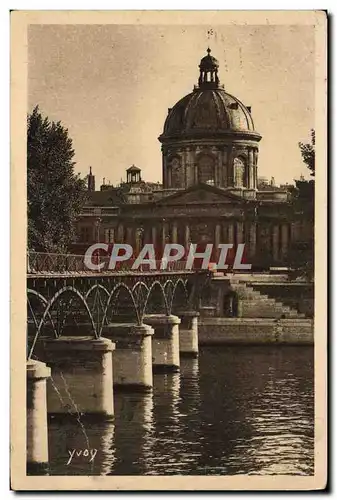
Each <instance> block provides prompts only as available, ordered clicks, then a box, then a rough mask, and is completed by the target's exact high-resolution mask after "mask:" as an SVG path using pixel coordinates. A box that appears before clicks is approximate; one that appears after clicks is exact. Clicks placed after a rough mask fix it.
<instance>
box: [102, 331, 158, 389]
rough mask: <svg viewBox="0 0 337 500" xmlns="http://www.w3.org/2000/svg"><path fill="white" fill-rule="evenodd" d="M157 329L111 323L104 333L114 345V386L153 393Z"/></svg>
mask: <svg viewBox="0 0 337 500" xmlns="http://www.w3.org/2000/svg"><path fill="white" fill-rule="evenodd" d="M153 333H154V331H153V328H151V327H150V326H149V325H146V324H141V325H138V324H136V323H110V324H109V325H107V326H105V327H104V329H103V334H104V337H106V338H108V339H110V340H111V341H113V343H114V344H115V345H116V350H115V352H114V355H113V384H114V387H116V388H124V389H128V390H135V391H141V392H146V391H150V390H152V387H153V380H152V336H153Z"/></svg>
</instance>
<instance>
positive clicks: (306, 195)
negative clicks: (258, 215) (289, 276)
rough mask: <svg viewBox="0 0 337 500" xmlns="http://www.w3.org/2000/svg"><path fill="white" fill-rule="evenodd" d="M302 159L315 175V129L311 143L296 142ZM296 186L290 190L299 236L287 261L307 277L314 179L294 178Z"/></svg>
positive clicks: (311, 248) (311, 249)
mask: <svg viewBox="0 0 337 500" xmlns="http://www.w3.org/2000/svg"><path fill="white" fill-rule="evenodd" d="M298 145H299V148H300V151H301V154H302V159H303V162H304V163H305V165H306V166H307V167H308V169H309V170H310V175H311V176H312V177H314V176H315V131H314V130H313V129H312V130H311V143H310V144H303V143H302V142H299V143H298ZM295 185H296V187H295V188H294V189H293V191H292V205H293V216H294V223H295V224H297V227H300V228H301V232H302V235H301V237H300V238H299V239H298V240H297V241H295V242H293V243H292V246H291V249H290V255H289V261H290V264H291V266H292V267H293V269H294V271H295V275H297V276H303V277H306V278H309V279H312V278H313V274H314V250H315V248H314V247H315V244H314V243H315V237H314V224H315V181H314V179H311V180H309V181H306V180H305V179H304V178H303V177H302V176H301V178H300V179H299V180H295Z"/></svg>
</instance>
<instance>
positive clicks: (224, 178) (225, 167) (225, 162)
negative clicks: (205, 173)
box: [222, 147, 228, 187]
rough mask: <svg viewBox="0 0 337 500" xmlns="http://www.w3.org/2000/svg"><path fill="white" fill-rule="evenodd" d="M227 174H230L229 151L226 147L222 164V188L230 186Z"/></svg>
mask: <svg viewBox="0 0 337 500" xmlns="http://www.w3.org/2000/svg"><path fill="white" fill-rule="evenodd" d="M227 172H228V149H227V148H226V147H224V150H223V162H222V186H223V187H227V186H228V178H227Z"/></svg>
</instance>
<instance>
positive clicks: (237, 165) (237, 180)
mask: <svg viewBox="0 0 337 500" xmlns="http://www.w3.org/2000/svg"><path fill="white" fill-rule="evenodd" d="M244 185H245V164H244V163H243V161H242V160H241V158H235V159H234V186H235V187H243V186H244Z"/></svg>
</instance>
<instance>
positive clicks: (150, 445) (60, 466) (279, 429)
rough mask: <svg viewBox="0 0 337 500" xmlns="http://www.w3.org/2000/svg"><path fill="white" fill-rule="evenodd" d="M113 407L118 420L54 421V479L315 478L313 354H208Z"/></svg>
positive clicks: (291, 349) (118, 398) (306, 350)
mask: <svg viewBox="0 0 337 500" xmlns="http://www.w3.org/2000/svg"><path fill="white" fill-rule="evenodd" d="M83 390H85V388H83ZM114 402H115V420H114V422H110V423H107V422H105V423H103V422H95V421H90V420H88V421H85V420H83V421H81V422H80V423H79V422H76V421H75V422H73V421H68V420H67V419H64V420H63V421H62V422H60V421H58V420H56V419H55V420H52V421H51V422H50V423H49V455H50V457H49V458H50V471H49V474H51V475H91V474H94V475H139V474H146V475H164V474H166V475H169V474H171V475H172V474H184V475H235V474H260V475H265V474H292V475H313V473H314V350H313V347H310V346H280V345H278V346H261V347H258V346H235V347H234V346H233V347H232V346H231V347H229V346H223V347H201V348H200V354H199V358H198V359H182V360H181V371H180V373H177V374H170V375H163V374H160V375H159V374H158V375H155V376H154V389H153V393H152V394H147V395H141V394H131V393H121V392H116V393H115V395H114ZM89 448H90V449H94V450H97V453H96V456H95V458H94V459H93V460H92V461H90V458H91V456H90V455H89V456H87V453H84V450H86V449H89ZM74 449H76V450H82V453H81V454H80V455H78V454H74V456H73V458H72V460H71V462H70V463H69V464H68V465H67V462H68V461H69V458H70V454H69V451H68V450H74Z"/></svg>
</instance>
